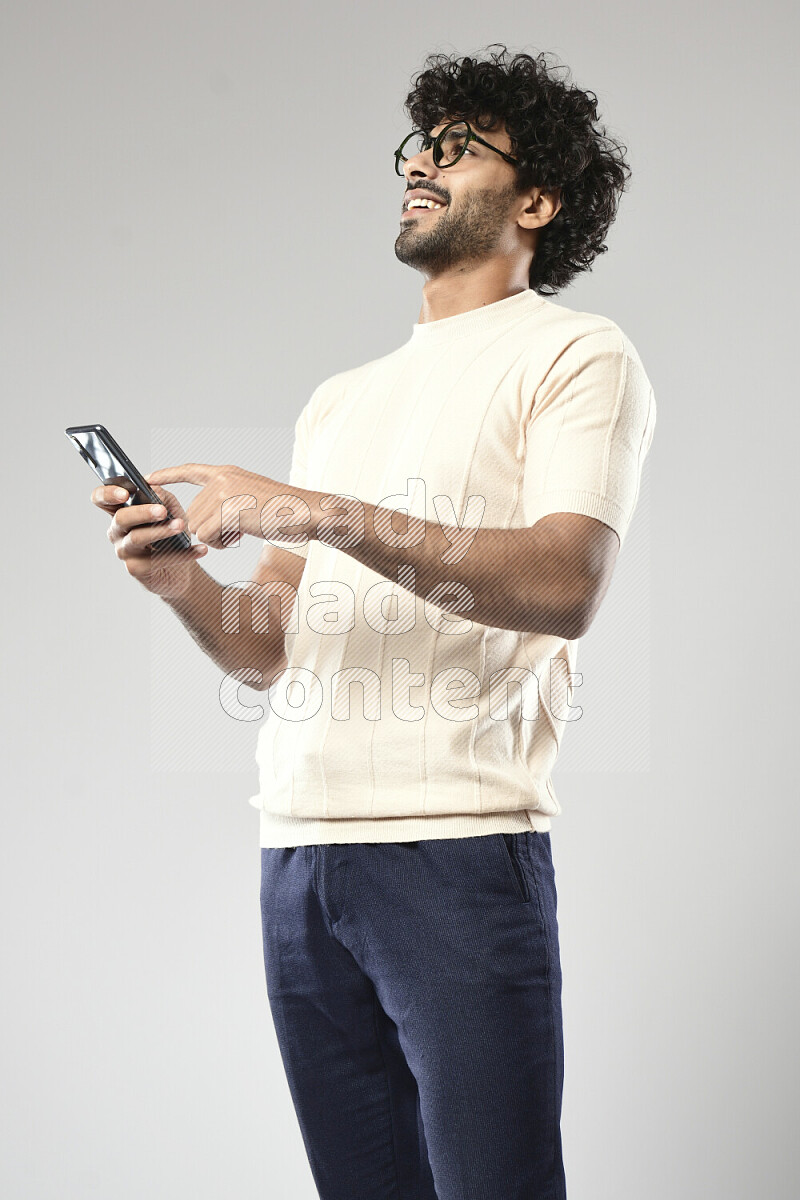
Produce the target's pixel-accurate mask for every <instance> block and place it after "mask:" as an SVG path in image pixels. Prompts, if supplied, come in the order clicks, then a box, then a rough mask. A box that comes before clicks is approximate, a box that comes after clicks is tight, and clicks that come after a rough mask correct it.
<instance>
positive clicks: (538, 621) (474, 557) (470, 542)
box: [303, 491, 581, 638]
mask: <svg viewBox="0 0 800 1200" xmlns="http://www.w3.org/2000/svg"><path fill="white" fill-rule="evenodd" d="M303 498H304V499H305V500H306V501H307V502H308V503H309V507H310V509H311V516H312V519H311V523H310V525H309V526H308V532H309V536H310V537H312V538H315V539H316V540H318V541H320V542H323V543H324V544H326V545H332V546H336V547H337V548H339V549H341V550H342V552H343V553H345V554H349V555H350V556H351V557H352V558H355V559H356V560H357V561H358V562H361V563H363V564H364V565H365V566H366V567H369V568H371V569H372V570H373V571H376V572H377V573H378V574H380V575H383V576H385V577H386V578H387V579H390V580H392V582H395V583H401V585H402V586H404V587H408V589H409V590H411V591H413V592H415V593H416V594H417V595H419V596H422V597H424V598H427V599H428V600H429V601H430V602H431V603H433V604H435V605H436V606H437V607H438V608H442V609H445V610H446V611H447V612H449V613H453V614H455V615H456V616H460V617H463V618H465V619H467V620H473V621H477V622H479V623H480V624H482V625H489V626H494V627H496V628H499V629H512V630H522V631H536V632H538V633H545V634H554V635H556V636H560V637H565V638H573V637H576V636H578V635H579V629H580V622H581V611H580V604H579V596H580V588H579V586H578V582H579V581H577V580H575V579H574V578H570V577H569V574H568V572H566V571H565V569H564V567H563V564H562V563H561V562H560V560H559V558H558V556H557V555H556V554H555V553H550V552H549V547H548V537H547V529H546V525H541V524H537V525H534V526H532V527H531V528H525V529H480V528H478V529H465V530H461V531H460V530H458V529H457V528H453V527H448V526H442V525H440V524H438V523H437V522H432V521H423V520H422V519H421V518H419V517H410V518H407V517H406V514H405V513H394V514H392V513H391V512H390V510H388V509H380V508H378V507H377V506H374V505H371V504H365V503H363V502H358V504H359V507H360V508H361V509H362V510H363V514H364V521H363V531H361V530H360V524H359V532H361V533H362V536H360V537H359V538H357V539H354V538H352V532H353V522H352V520H351V521H350V524H349V525H348V512H347V511H346V510H345V509H344V508H341V509H334V508H333V507H332V502H333V499H334V498H333V497H330V496H327V497H326V496H325V494H324V493H318V492H307V491H304V492H303ZM353 512H354V509H353V508H351V509H350V512H349V516H350V517H352V514H353ZM376 514H377V525H378V532H376ZM392 516H394V524H391V520H392ZM337 522H338V524H337ZM348 533H349V534H350V535H351V536H350V539H348V536H347V535H348ZM398 533H399V534H401V535H402V538H403V540H404V541H406V542H411V543H414V544H409V545H400V546H397V545H392V544H391V542H392V541H393V540H395V535H397V534H398ZM379 534H380V536H379ZM348 540H351V541H352V544H347V542H348ZM403 566H407V567H410V568H412V572H413V573H412V572H407V574H406V575H405V576H401V574H400V569H401V567H403Z"/></svg>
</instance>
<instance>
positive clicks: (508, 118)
mask: <svg viewBox="0 0 800 1200" xmlns="http://www.w3.org/2000/svg"><path fill="white" fill-rule="evenodd" d="M495 48H498V52H496V53H495V52H494V51H495ZM487 51H488V52H490V53H489V58H488V60H480V59H478V58H471V57H464V58H460V59H459V58H457V57H456V56H454V55H447V54H431V55H429V56H428V58H427V59H426V60H425V65H424V68H423V69H422V70H421V71H420V72H419V74H418V75H416V76H415V77H414V78H413V79H412V90H411V91H410V92H409V94H408V96H407V97H406V101H405V105H404V108H405V111H406V112H407V113H408V115H409V116H410V118H411V120H412V121H413V122H414V125H415V127H416V128H417V129H423V130H425V131H426V132H428V133H429V132H430V131H431V130H432V129H433V128H434V127H435V126H436V125H438V124H439V123H440V122H441V121H442V120H444V119H445V118H446V117H449V118H463V119H464V120H466V121H469V122H470V123H471V124H472V125H473V126H474V127H475V129H476V130H479V131H481V132H486V131H487V130H492V129H496V128H497V127H498V125H499V124H500V123H501V122H502V123H503V124H505V127H506V130H507V132H508V135H509V137H510V138H511V143H512V151H511V153H512V155H513V156H514V157H515V158H518V159H519V166H517V167H516V168H515V170H516V173H517V184H518V187H519V190H520V191H524V190H525V189H526V188H528V187H540V188H542V189H544V190H549V189H551V188H556V187H559V188H560V189H561V208H560V210H559V211H558V213H556V215H555V217H554V218H553V219H552V221H550V222H549V223H548V224H547V225H545V226H544V227H543V228H542V229H541V230H540V232H539V240H538V244H537V247H536V253H535V254H534V257H533V261H532V263H531V271H530V278H529V283H530V287H531V288H532V289H533V290H534V291H536V292H538V293H540V294H541V295H550V296H553V295H555V294H556V293H557V292H559V291H560V290H561V289H562V288H564V287H566V286H567V285H568V284H569V283H571V282H572V280H573V279H574V278H575V276H576V275H578V274H579V273H580V272H582V271H589V270H591V266H592V263H593V261H594V259H595V258H596V257H597V255H598V254H604V253H605V252H606V251H607V250H608V247H607V246H606V245H605V244H604V242H603V239H604V238H605V236H606V234H607V233H608V230H609V228H610V226H611V224H612V222H613V220H614V218H615V217H616V215H617V208H618V205H619V200H620V197H621V194H622V192H623V191H625V189H626V184H627V181H628V180H629V178H630V175H631V169H630V167H629V166H628V164H627V162H626V161H625V152H626V151H627V147H626V146H624V145H622V144H621V143H619V142H617V141H616V140H614V139H613V138H609V137H607V136H606V132H607V131H606V128H605V127H604V126H601V125H598V124H597V96H596V95H595V93H594V92H590V91H581V90H580V88H578V87H577V86H575V85H574V84H570V83H567V82H565V81H564V80H562V79H559V78H558V72H559V71H561V70H564V71H567V73H568V68H566V67H561V66H557V65H553V66H550V65H548V62H547V55H546V54H545V53H541V54H538V55H536V57H533V56H532V55H530V54H524V53H521V54H516V55H515V56H514V57H513V58H511V59H509V57H508V54H509V52H508V49H507V48H506V46H504V45H503V44H502V43H500V42H494V43H492V45H491V46H489V47H487Z"/></svg>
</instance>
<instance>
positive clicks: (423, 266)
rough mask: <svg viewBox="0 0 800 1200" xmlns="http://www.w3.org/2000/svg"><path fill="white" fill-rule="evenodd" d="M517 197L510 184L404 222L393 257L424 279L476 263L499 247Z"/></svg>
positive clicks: (472, 195)
mask: <svg viewBox="0 0 800 1200" xmlns="http://www.w3.org/2000/svg"><path fill="white" fill-rule="evenodd" d="M517 195H518V192H517V189H516V187H515V186H514V184H507V185H506V186H504V187H502V188H496V189H494V190H485V191H481V192H472V193H470V194H469V195H467V197H466V199H465V200H464V201H463V202H462V204H461V205H460V207H458V208H456V209H453V208H452V207H451V206H450V205H448V206H447V208H442V209H439V210H438V215H436V216H434V215H433V212H431V216H430V217H428V218H425V217H420V218H415V217H410V218H406V219H405V221H404V222H403V228H402V229H401V230H400V233H399V234H398V237H397V240H396V241H395V244H394V252H395V255H396V257H397V258H398V259H399V260H400V262H401V263H405V264H406V266H409V267H415V268H416V269H417V270H418V271H423V272H424V273H425V274H426V275H438V274H440V273H441V272H442V271H445V270H448V269H449V268H451V267H455V266H459V265H461V266H466V265H467V264H469V263H476V262H480V261H481V260H483V259H485V258H486V257H487V256H488V255H489V254H491V253H492V252H493V251H494V250H496V249H497V247H498V245H499V244H500V242H501V240H502V238H503V235H504V234H505V232H506V229H507V225H508V218H507V216H506V210H507V208H508V206H509V205H510V204H511V201H512V200H513V199H514V198H515V197H516V196H517ZM426 223H427V225H428V226H429V228H426V227H425V226H426Z"/></svg>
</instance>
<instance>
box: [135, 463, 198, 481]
mask: <svg viewBox="0 0 800 1200" xmlns="http://www.w3.org/2000/svg"><path fill="white" fill-rule="evenodd" d="M213 469H214V468H213V467H210V466H209V465H208V464H207V463H183V465H182V466H180V467H160V468H159V469H158V470H157V471H151V472H150V474H149V475H145V479H146V480H147V482H148V483H200V484H205V483H208V481H209V479H210V478H211V473H212V471H213Z"/></svg>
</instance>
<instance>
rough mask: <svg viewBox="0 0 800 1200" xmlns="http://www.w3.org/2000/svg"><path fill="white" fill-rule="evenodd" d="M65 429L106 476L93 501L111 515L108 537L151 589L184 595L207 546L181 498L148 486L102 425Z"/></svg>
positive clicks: (129, 568)
mask: <svg viewBox="0 0 800 1200" xmlns="http://www.w3.org/2000/svg"><path fill="white" fill-rule="evenodd" d="M65 432H66V434H67V436H68V437H69V438H71V440H72V441H73V443H74V444H75V445H76V446H77V448H78V450H79V452H80V454H81V457H82V458H83V459H84V460H85V461H86V462H88V464H89V466H91V467H92V469H93V470H94V472H95V474H96V475H98V476H99V478H100V479H101V480H102V483H101V485H100V486H99V487H96V488H94V490H93V491H92V493H91V500H92V503H93V504H94V505H95V506H96V507H97V508H100V509H102V510H103V512H107V513H110V514H111V516H112V520H111V524H110V525H109V527H108V530H107V535H108V538H109V541H110V542H111V543H112V545H113V546H114V549H115V552H116V555H117V558H119V559H120V560H121V561H122V562H123V563H124V564H125V567H126V569H127V571H128V573H129V574H130V575H132V576H133V577H134V578H135V579H137V580H138V581H139V582H140V583H141V584H142V585H143V586H144V587H146V588H147V590H148V591H150V592H153V593H155V594H156V595H160V596H175V595H181V594H182V593H183V592H184V591H185V589H186V587H187V586H188V583H189V579H190V575H191V570H192V567H193V564H194V563H195V562H196V561H197V559H198V558H201V557H202V556H203V555H204V554H205V553H206V552H207V550H208V547H207V546H205V545H198V546H192V540H191V537H190V536H189V534H188V533H187V532H185V531H186V513H185V512H184V510H183V507H182V506H181V504H180V501H179V500H178V499H177V497H176V496H174V495H173V494H172V493H171V492H168V491H166V489H165V488H161V487H155V486H153V485H151V484H149V483H148V482H147V481H146V480H145V478H144V476H143V475H142V473H141V472H140V471H139V470H138V468H137V467H136V466H135V465H134V464H133V462H132V461H131V459H130V458H129V457H128V455H126V454H125V452H124V451H123V450H122V448H121V447H120V446H119V445H118V444H117V442H115V441H114V439H113V438H112V437H111V434H110V433H109V432H108V430H107V429H106V428H105V427H104V426H103V425H73V426H70V427H69V428H68V429H67V430H66V431H65ZM172 521H178V522H180V524H179V525H178V526H177V527H176V526H173V525H172V524H171V522H172Z"/></svg>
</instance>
